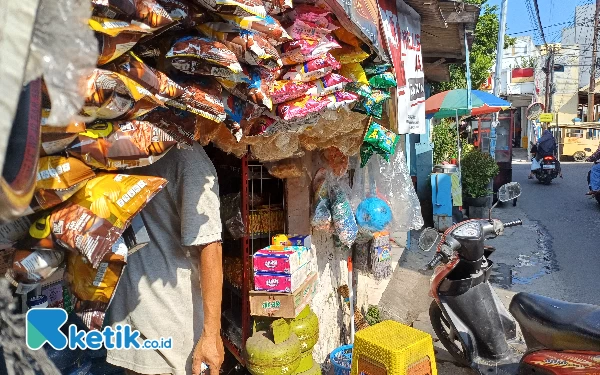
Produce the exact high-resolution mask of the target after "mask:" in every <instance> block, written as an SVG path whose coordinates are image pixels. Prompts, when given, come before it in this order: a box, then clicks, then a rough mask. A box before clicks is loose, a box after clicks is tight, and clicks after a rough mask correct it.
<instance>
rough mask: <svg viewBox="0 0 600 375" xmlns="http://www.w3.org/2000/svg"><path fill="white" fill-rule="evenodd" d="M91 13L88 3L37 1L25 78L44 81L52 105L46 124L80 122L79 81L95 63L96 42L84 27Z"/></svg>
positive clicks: (85, 0) (81, 87)
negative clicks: (41, 77) (37, 7)
mask: <svg viewBox="0 0 600 375" xmlns="http://www.w3.org/2000/svg"><path fill="white" fill-rule="evenodd" d="M91 12H92V4H91V2H90V0H41V2H40V7H39V9H38V13H37V18H36V22H35V28H34V31H33V38H32V41H31V52H30V55H29V60H28V62H27V70H26V75H25V78H26V82H29V81H32V80H34V79H35V78H38V77H40V76H43V78H44V81H45V83H46V87H47V88H48V93H49V96H50V101H51V106H52V110H51V112H50V116H49V117H48V120H47V124H48V125H65V124H68V123H69V122H71V121H81V120H83V119H82V118H80V117H79V116H78V115H77V114H78V113H79V111H80V109H81V107H82V106H83V100H84V94H85V85H83V84H82V82H83V80H85V77H87V76H88V75H89V74H91V73H92V71H93V69H94V68H95V67H96V62H97V60H98V42H97V40H96V38H95V37H94V32H93V31H92V30H91V29H90V27H89V25H88V19H89V18H90V16H91ZM88 120H89V119H88Z"/></svg>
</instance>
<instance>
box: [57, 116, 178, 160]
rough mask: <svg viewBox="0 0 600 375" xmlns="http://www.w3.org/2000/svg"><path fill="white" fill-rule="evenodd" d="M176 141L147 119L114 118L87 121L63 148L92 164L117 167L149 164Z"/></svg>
mask: <svg viewBox="0 0 600 375" xmlns="http://www.w3.org/2000/svg"><path fill="white" fill-rule="evenodd" d="M176 144H177V141H175V139H173V137H171V136H169V135H168V134H167V133H166V132H164V131H163V130H161V129H160V128H157V127H155V126H153V125H152V124H150V123H149V122H146V121H138V120H132V121H116V122H102V123H95V124H92V125H88V129H87V131H85V132H84V133H80V134H79V135H78V136H77V139H76V140H75V141H74V142H73V143H72V144H71V145H69V147H68V148H67V149H66V151H67V153H68V154H69V155H71V156H74V157H77V158H79V159H81V160H82V161H83V162H85V163H86V164H88V165H90V166H92V167H95V168H100V169H105V170H117V169H124V168H136V167H143V166H147V165H150V164H152V163H154V162H156V161H157V160H159V159H160V157H161V156H163V155H164V154H165V153H166V152H167V151H168V150H169V149H170V148H171V147H172V146H174V145H176Z"/></svg>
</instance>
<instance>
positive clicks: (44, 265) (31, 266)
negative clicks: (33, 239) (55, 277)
mask: <svg viewBox="0 0 600 375" xmlns="http://www.w3.org/2000/svg"><path fill="white" fill-rule="evenodd" d="M64 259H65V252H64V250H60V249H59V250H16V251H15V252H14V253H13V260H12V266H11V268H10V269H9V270H8V271H7V272H6V278H7V279H8V280H9V281H10V282H11V283H12V284H13V285H14V286H16V287H17V293H19V294H21V293H23V294H24V293H27V292H29V291H31V290H33V289H35V287H36V286H37V285H38V284H39V283H40V282H42V281H44V280H46V279H47V278H49V277H50V276H52V274H54V272H56V271H57V270H58V269H59V268H60V266H61V265H62V263H63V261H64Z"/></svg>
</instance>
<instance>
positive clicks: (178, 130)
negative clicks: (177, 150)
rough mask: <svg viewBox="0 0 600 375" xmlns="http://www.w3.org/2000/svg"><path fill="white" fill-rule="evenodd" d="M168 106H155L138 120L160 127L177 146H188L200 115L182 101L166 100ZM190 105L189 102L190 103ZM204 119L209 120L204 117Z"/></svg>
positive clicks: (193, 137)
mask: <svg viewBox="0 0 600 375" xmlns="http://www.w3.org/2000/svg"><path fill="white" fill-rule="evenodd" d="M167 104H169V108H161V107H159V108H156V109H154V110H153V111H151V112H149V113H147V114H145V115H143V116H141V117H139V118H138V120H139V121H146V122H149V123H150V124H152V125H153V126H155V127H157V128H159V129H161V130H162V131H164V132H165V133H167V134H168V135H169V136H170V137H172V138H173V139H174V140H175V141H177V142H178V143H179V146H178V147H183V148H190V147H191V146H192V144H193V143H194V140H195V139H196V138H197V137H196V134H195V133H196V123H197V122H198V121H199V119H200V118H203V119H204V118H205V117H201V116H196V115H195V114H194V113H192V112H190V111H188V110H187V108H188V107H187V106H186V105H185V104H183V103H180V102H176V101H171V102H167ZM190 106H191V104H190ZM206 121H211V122H213V121H212V120H208V119H206Z"/></svg>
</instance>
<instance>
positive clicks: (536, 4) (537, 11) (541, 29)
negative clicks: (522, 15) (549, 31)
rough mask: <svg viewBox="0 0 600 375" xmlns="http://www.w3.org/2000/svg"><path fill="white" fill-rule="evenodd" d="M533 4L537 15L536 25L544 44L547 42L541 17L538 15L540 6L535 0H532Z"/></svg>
mask: <svg viewBox="0 0 600 375" xmlns="http://www.w3.org/2000/svg"><path fill="white" fill-rule="evenodd" d="M533 6H534V7H535V14H536V16H537V21H538V25H539V27H540V33H541V34H542V40H543V41H544V44H548V43H547V42H546V35H544V27H543V26H542V18H541V17H540V8H539V6H538V2H537V0H533Z"/></svg>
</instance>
